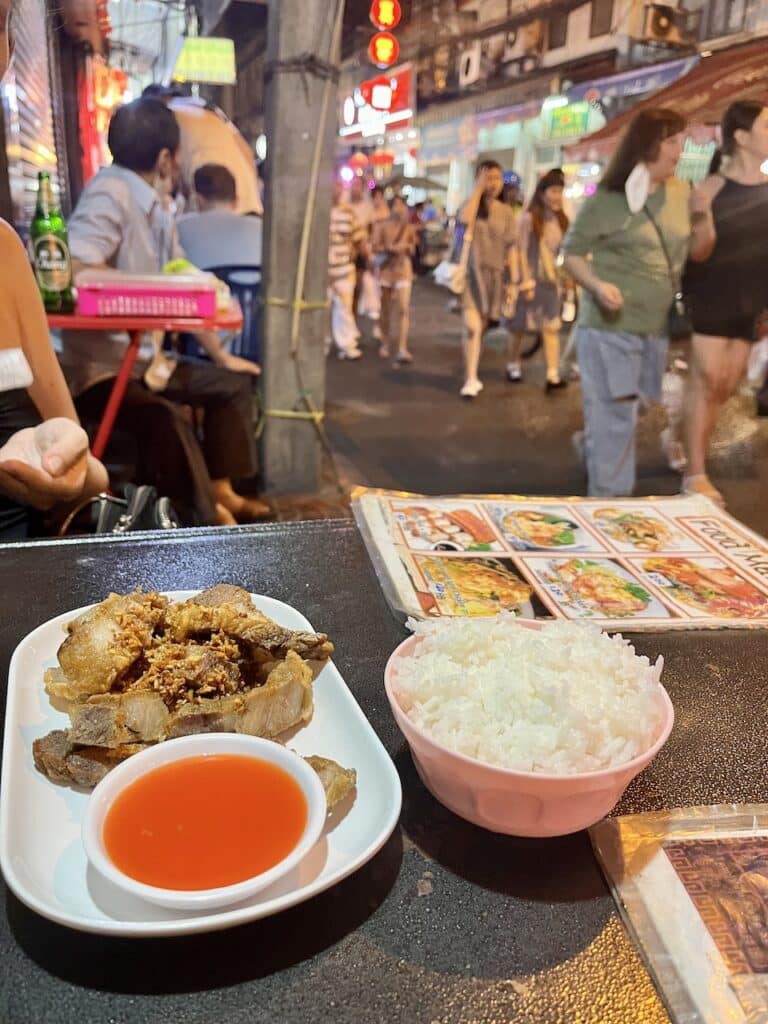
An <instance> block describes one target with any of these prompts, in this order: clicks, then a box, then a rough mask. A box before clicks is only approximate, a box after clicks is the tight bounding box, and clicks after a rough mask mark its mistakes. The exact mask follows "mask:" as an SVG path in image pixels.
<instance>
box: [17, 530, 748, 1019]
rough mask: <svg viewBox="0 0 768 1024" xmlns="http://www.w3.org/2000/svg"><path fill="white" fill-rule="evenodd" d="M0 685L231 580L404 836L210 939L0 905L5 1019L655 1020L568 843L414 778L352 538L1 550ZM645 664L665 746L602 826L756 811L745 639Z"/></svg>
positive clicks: (731, 636)
mask: <svg viewBox="0 0 768 1024" xmlns="http://www.w3.org/2000/svg"><path fill="white" fill-rule="evenodd" d="M0 566H1V567H2V582H3V586H2V588H1V589H0V679H3V680H6V679H7V668H8V661H9V659H10V656H11V653H12V651H13V649H14V647H15V646H16V644H17V643H18V642H19V640H21V639H22V637H24V636H25V634H27V633H28V632H29V631H30V630H31V629H33V628H34V627H35V626H37V625H39V624H40V623H42V622H44V621H45V620H47V619H49V618H51V617H52V616H54V615H58V614H59V613H61V612H64V611H67V610H68V609H71V608H76V607H78V606H80V605H83V604H88V603H90V602H92V601H97V600H100V599H101V598H103V597H104V596H105V594H106V593H107V591H108V590H110V589H111V590H115V591H118V592H119V591H127V590H130V589H132V588H134V587H137V586H141V587H144V588H157V589H158V590H173V589H193V588H198V587H204V586H208V585H211V584H214V583H217V582H223V581H226V582H231V583H235V584H239V585H240V586H243V587H245V588H247V589H249V590H252V591H255V592H259V593H263V594H269V595H270V596H272V597H276V598H279V599H281V600H283V601H287V602H288V603H290V604H293V605H295V606H296V607H297V608H298V609H299V610H300V611H302V612H303V613H304V614H305V615H306V616H307V617H308V618H309V620H310V621H311V622H312V623H313V625H314V626H315V627H316V628H318V629H322V630H323V631H325V632H327V633H329V634H330V636H331V637H332V639H333V640H334V641H335V643H336V655H335V660H336V663H337V665H338V667H339V669H340V671H341V674H342V675H343V677H344V678H345V680H346V682H347V684H348V685H349V687H350V688H351V690H352V692H353V693H354V695H355V697H356V698H357V700H358V702H359V703H360V705H361V706H362V708H363V710H364V711H365V713H366V715H367V716H368V718H369V719H370V721H371V722H372V724H373V726H374V728H375V729H376V731H377V733H378V734H379V736H380V737H381V740H382V742H383V743H384V745H385V747H386V748H387V750H388V751H389V753H390V754H391V756H392V758H393V759H394V762H395V764H396V766H397V769H398V771H399V772H400V776H401V779H402V783H403V793H404V803H403V813H402V818H401V824H400V828H399V829H397V830H396V831H395V833H394V834H393V836H392V838H391V839H390V840H389V841H388V842H387V843H386V845H385V846H384V848H383V849H382V850H381V851H380V853H379V854H377V856H375V857H374V858H373V860H371V861H370V862H369V863H368V864H367V865H365V866H364V867H363V868H361V869H360V870H359V871H358V872H357V873H356V874H354V875H352V876H351V877H350V878H348V879H346V880H345V881H343V882H341V883H340V884H339V885H337V886H336V887H334V888H333V889H331V890H329V891H328V892H326V893H324V894H322V895H320V896H318V897H316V898H315V899H313V900H311V901H309V902H307V903H304V904H301V905H299V906H298V907H295V908H293V909H291V910H288V911H285V912H284V913H282V914H279V915H277V916H274V917H271V918H268V919H266V920H263V921H258V922H255V923H253V924H249V925H245V926H242V927H240V928H236V929H232V930H230V931H226V932H216V933H211V934H208V935H197V936H189V937H180V938H172V939H171V938H169V939H142V940H137V939H133V940H129V939H116V938H107V937H104V936H96V935H87V934H81V933H79V932H74V931H70V930H69V929H66V928H63V927H60V926H58V925H55V924H52V923H50V922H48V921H47V920H45V919H43V918H40V917H38V916H37V915H36V914H35V913H33V912H32V911H30V910H28V909H27V908H26V907H24V906H23V905H22V904H21V903H19V901H18V900H17V899H16V898H15V897H14V896H12V895H11V894H10V893H9V892H7V890H6V895H5V905H4V913H3V914H2V920H1V921H0V963H2V975H1V976H0V1021H2V1022H3V1024H33V1022H34V1024H42V1022H48V1021H51V1022H56V1024H70V1022H71V1024H209V1022H210V1024H214V1022H215V1024H229V1022H232V1024H240V1022H242V1024H245V1022H247V1024H261V1022H265V1024H266V1022H270V1024H272V1022H281V1021H286V1022H293V1021H295V1022H297V1024H299V1022H300V1024H304V1022H310V1021H333V1022H337V1024H364V1022H365V1024H368V1022H377V1021H386V1022H387V1024H400V1022H402V1024H422V1022H423V1024H464V1022H466V1024H469V1022H475V1024H486V1022H487V1024H491V1022H499V1024H501V1022H507V1021H509V1022H512V1021H515V1022H531V1024H556V1022H559V1021H562V1022H568V1024H570V1022H576V1021H579V1022H594V1024H614V1022H615V1024H642V1022H657V1021H666V1020H667V1017H666V1014H665V1011H664V1008H663V1006H662V1004H661V1002H660V1000H659V997H658V996H657V994H656V991H655V989H654V987H653V984H652V982H651V980H650V978H649V976H648V974H647V973H646V971H645V969H644V968H643V966H642V963H641V961H640V959H639V956H638V955H637V953H636V952H635V949H634V947H633V945H632V943H631V942H630V940H629V938H628V936H627V934H626V932H625V930H624V928H623V926H622V924H621V923H620V920H619V918H618V916H617V913H616V911H615V908H614V905H613V902H612V900H611V897H610V895H609V893H608V891H607V889H606V886H605V883H604V882H603V879H602V876H601V874H600V871H599V868H598V866H597V863H596V861H595V859H594V857H593V855H592V852H591V848H590V844H589V840H588V838H587V836H586V834H585V833H579V834H577V835H574V836H569V837H565V838H562V839H549V840H524V839H514V838H510V837H506V836H497V835H493V834H491V833H488V832H485V831H483V830H481V829H479V828H476V827H474V826H472V825H470V824H468V823H466V822H464V821H462V820H461V819H459V818H457V817H455V816H454V815H453V814H451V812H449V811H448V810H446V809H445V808H443V807H442V806H441V805H440V804H438V803H437V802H436V801H435V800H434V799H433V798H432V796H431V795H430V794H429V793H428V792H427V791H426V790H425V788H424V787H423V785H422V784H421V782H420V781H419V779H418V777H417V776H416V773H415V770H414V767H413V764H412V762H411V759H410V756H409V753H408V750H407V747H406V744H405V741H404V740H403V738H402V736H401V735H400V733H399V731H398V730H397V727H396V726H395V724H394V721H393V719H392V717H391V715H390V712H389V707H388V705H387V701H386V697H385V694H384V688H383V670H384V665H385V662H386V659H387V657H388V655H389V653H390V652H391V650H392V649H393V648H394V647H395V646H396V645H397V644H398V643H399V642H400V640H401V639H402V638H403V637H404V635H405V631H404V630H403V628H402V627H401V626H400V625H399V624H398V622H397V621H396V620H395V618H394V617H393V616H392V614H391V613H390V611H389V609H388V606H387V605H386V603H385V601H384V598H383V596H382V594H381V592H380V590H379V587H378V584H377V582H376V578H375V576H374V573H373V570H372V568H371V565H370V563H369V560H368V557H367V554H366V552H365V549H364V547H363V544H362V542H361V540H360V538H359V535H358V533H357V530H356V528H355V526H354V525H353V524H351V523H350V522H349V521H338V522H336V521H331V522H328V521H325V522H308V523H297V524H276V525H268V526H261V527H252V528H242V529H236V530H201V531H179V532H178V533H174V534H161V533H154V534H145V535H136V536H133V537H126V538H114V539H113V538H109V539H102V538H98V539H91V540H69V541H64V542H50V543H48V542H43V543H32V544H23V545H6V546H0ZM634 640H635V643H636V647H637V648H638V650H639V651H640V652H641V653H647V654H649V655H656V654H657V653H662V654H663V655H664V656H665V659H666V670H665V676H664V681H665V685H666V687H667V689H668V691H669V692H670V695H671V697H672V700H673V702H674V704H675V710H676V716H677V718H676V723H675V728H674V731H673V733H672V736H671V738H670V740H669V742H668V743H667V745H666V746H665V747H664V749H663V750H662V751H661V753H660V755H659V756H658V758H657V759H656V760H655V761H654V763H653V764H652V765H651V766H650V768H649V769H648V770H647V771H646V772H644V773H643V774H642V775H641V776H640V777H638V778H637V779H636V780H635V781H634V782H633V783H632V784H631V786H630V788H629V789H628V791H627V793H626V794H625V797H624V799H623V800H622V803H621V804H620V806H619V808H618V809H617V810H618V812H619V813H632V812H636V811H647V810H658V809H661V808H665V807H679V806H687V805H691V804H705V803H706V804H709V803H732V802H752V801H768V772H767V771H766V757H767V755H766V742H765V735H766V732H767V731H768V729H767V726H768V712H767V711H766V707H767V702H766V689H765V682H764V681H765V669H764V666H765V658H766V654H767V653H768V638H766V634H765V633H762V632H737V631H727V630H725V631H717V632H693V633H691V632H688V633H667V634H655V635H640V636H637V637H635V638H634Z"/></svg>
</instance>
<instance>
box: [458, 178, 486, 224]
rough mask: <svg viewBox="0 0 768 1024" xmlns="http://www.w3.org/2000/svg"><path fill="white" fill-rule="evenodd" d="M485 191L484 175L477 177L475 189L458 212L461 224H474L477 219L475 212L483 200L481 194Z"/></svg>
mask: <svg viewBox="0 0 768 1024" xmlns="http://www.w3.org/2000/svg"><path fill="white" fill-rule="evenodd" d="M484 191H485V177H484V175H482V174H480V175H478V178H477V181H476V182H475V187H474V189H473V191H472V195H471V196H470V197H469V199H468V200H467V201H466V203H464V205H463V206H462V208H461V211H460V212H459V220H460V221H461V223H462V224H474V223H475V219H476V217H477V211H478V210H479V209H480V200H481V199H482V198H483V192H484Z"/></svg>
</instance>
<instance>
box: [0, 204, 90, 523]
mask: <svg viewBox="0 0 768 1024" xmlns="http://www.w3.org/2000/svg"><path fill="white" fill-rule="evenodd" d="M0 252H2V256H3V271H4V273H3V276H2V280H1V281H0V540H2V541H7V540H22V539H24V538H25V537H29V536H34V535H35V534H39V533H41V532H43V523H42V517H41V516H39V515H38V514H37V513H39V512H41V511H47V510H49V509H51V508H53V507H54V506H55V505H57V504H59V503H70V502H74V501H79V500H80V499H82V498H87V497H90V496H91V495H94V494H98V492H99V491H103V490H105V489H106V487H107V485H108V480H107V473H106V470H105V469H104V467H103V466H102V464H101V463H100V462H98V461H97V460H96V459H94V458H93V456H92V455H91V454H90V452H89V451H88V435H87V434H86V433H85V431H84V430H83V429H82V428H81V427H80V426H79V425H78V420H77V413H76V412H75V407H74V405H73V403H72V398H71V396H70V394H69V391H68V390H67V385H66V382H65V380H64V376H63V374H62V372H61V368H60V367H59V364H58V362H57V361H56V355H55V353H54V351H53V346H52V345H51V338H50V335H49V333H48V324H47V323H46V320H45V310H44V309H43V303H42V301H41V299H40V293H39V292H38V290H37V282H36V281H35V278H34V275H33V273H32V270H31V268H30V266H29V260H28V259H27V254H26V252H25V250H24V246H23V245H22V243H21V241H20V239H19V237H18V235H17V234H16V232H15V231H14V230H13V228H12V227H11V226H10V224H6V223H5V221H0Z"/></svg>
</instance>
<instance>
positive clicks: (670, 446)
mask: <svg viewBox="0 0 768 1024" xmlns="http://www.w3.org/2000/svg"><path fill="white" fill-rule="evenodd" d="M659 440H660V442H661V450H662V451H663V452H664V455H665V456H666V459H667V465H668V466H669V468H670V469H673V470H674V471H675V472H676V473H684V472H685V470H686V468H687V467H688V459H687V458H686V457H685V448H684V447H683V443H682V441H680V440H678V438H677V437H675V436H674V435H673V433H672V431H671V430H670V428H669V427H665V428H664V429H663V430H662V432H661V434H660V435H659Z"/></svg>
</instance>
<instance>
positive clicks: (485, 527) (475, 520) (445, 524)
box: [389, 501, 504, 551]
mask: <svg viewBox="0 0 768 1024" xmlns="http://www.w3.org/2000/svg"><path fill="white" fill-rule="evenodd" d="M389 508H390V509H391V513H392V516H393V518H394V520H395V522H396V523H397V524H398V525H399V527H400V529H401V531H402V536H403V541H404V543H405V545H406V547H408V548H411V549H413V550H415V551H423V550H428V551H503V550H504V545H503V543H502V542H501V540H500V539H499V538H498V537H497V535H496V533H495V531H494V529H493V527H492V526H491V525H490V523H489V522H488V521H487V520H486V518H485V516H484V515H483V513H482V512H481V511H480V509H479V508H478V507H477V506H474V505H470V504H459V503H458V502H456V503H447V502H444V503H439V504H438V503H430V502H429V501H423V502H419V503H418V504H416V503H413V502H409V501H392V502H390V504H389Z"/></svg>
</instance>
